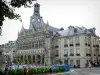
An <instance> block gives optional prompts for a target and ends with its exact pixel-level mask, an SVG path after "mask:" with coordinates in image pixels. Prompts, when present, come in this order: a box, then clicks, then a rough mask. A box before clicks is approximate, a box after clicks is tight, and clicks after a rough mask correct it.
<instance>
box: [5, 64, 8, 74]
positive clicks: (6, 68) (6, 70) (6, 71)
mask: <svg viewBox="0 0 100 75" xmlns="http://www.w3.org/2000/svg"><path fill="white" fill-rule="evenodd" d="M7 73H8V66H7V65H6V67H5V75H6V74H7Z"/></svg>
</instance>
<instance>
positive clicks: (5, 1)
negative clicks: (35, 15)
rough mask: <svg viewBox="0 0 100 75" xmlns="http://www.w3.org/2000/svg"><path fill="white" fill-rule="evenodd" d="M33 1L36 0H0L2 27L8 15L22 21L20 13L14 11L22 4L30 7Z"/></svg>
mask: <svg viewBox="0 0 100 75" xmlns="http://www.w3.org/2000/svg"><path fill="white" fill-rule="evenodd" d="M33 1H36V0H0V29H1V26H2V25H3V21H4V20H5V18H6V17H8V18H9V19H19V20H20V21H22V20H21V18H20V15H19V14H17V13H15V12H14V11H15V8H20V7H21V6H24V7H25V8H26V7H29V8H30V7H32V6H31V4H32V2H33Z"/></svg>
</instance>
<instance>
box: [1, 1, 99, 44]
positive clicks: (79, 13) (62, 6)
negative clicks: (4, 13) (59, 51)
mask: <svg viewBox="0 0 100 75" xmlns="http://www.w3.org/2000/svg"><path fill="white" fill-rule="evenodd" d="M34 3H35V2H34ZM38 3H39V4H40V5H41V8H40V14H41V16H42V17H43V20H44V22H47V20H48V22H49V24H50V25H51V26H54V27H57V28H61V27H63V28H64V29H67V27H68V26H69V25H73V26H85V27H86V28H92V27H95V28H96V34H97V35H99V36H100V33H99V32H100V21H99V20H100V0H38ZM33 9H34V7H33V8H23V7H22V8H20V9H16V12H17V13H19V14H20V15H21V18H22V20H23V26H24V27H25V28H26V29H28V28H29V23H30V16H31V15H33ZM21 27H22V23H21V22H19V21H16V20H8V19H7V18H6V20H5V21H4V24H3V30H2V36H0V44H4V43H7V42H8V41H14V40H16V39H17V34H18V30H19V31H20V30H21Z"/></svg>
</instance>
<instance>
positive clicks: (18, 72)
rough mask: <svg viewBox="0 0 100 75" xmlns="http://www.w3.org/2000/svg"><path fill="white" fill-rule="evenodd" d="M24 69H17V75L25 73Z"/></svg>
mask: <svg viewBox="0 0 100 75" xmlns="http://www.w3.org/2000/svg"><path fill="white" fill-rule="evenodd" d="M23 74H24V71H23V69H16V75H23Z"/></svg>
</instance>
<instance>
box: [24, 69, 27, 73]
mask: <svg viewBox="0 0 100 75" xmlns="http://www.w3.org/2000/svg"><path fill="white" fill-rule="evenodd" d="M26 74H27V68H26V67H24V75H26Z"/></svg>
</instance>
